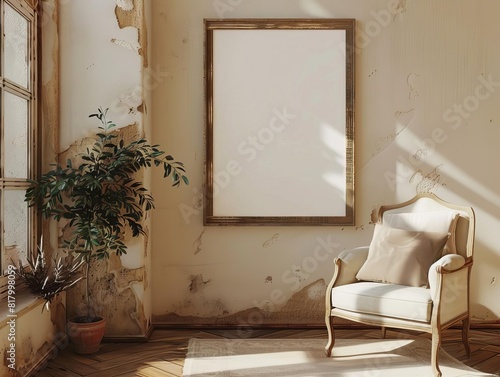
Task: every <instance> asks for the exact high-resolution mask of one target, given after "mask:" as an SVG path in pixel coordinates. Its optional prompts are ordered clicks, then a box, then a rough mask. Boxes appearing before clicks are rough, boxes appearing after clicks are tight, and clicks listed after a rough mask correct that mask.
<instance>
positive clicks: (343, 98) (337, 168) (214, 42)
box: [204, 19, 355, 225]
mask: <svg viewBox="0 0 500 377" xmlns="http://www.w3.org/2000/svg"><path fill="white" fill-rule="evenodd" d="M204 22H205V102H206V104H205V106H206V109H205V110H206V160H205V164H206V165H205V168H206V171H205V176H206V177H205V179H206V181H205V186H206V187H205V200H206V202H205V203H204V224H205V225H354V29H355V20H354V19H223V20H213V19H206V20H204Z"/></svg>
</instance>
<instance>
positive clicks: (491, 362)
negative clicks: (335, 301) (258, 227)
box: [36, 329, 500, 377]
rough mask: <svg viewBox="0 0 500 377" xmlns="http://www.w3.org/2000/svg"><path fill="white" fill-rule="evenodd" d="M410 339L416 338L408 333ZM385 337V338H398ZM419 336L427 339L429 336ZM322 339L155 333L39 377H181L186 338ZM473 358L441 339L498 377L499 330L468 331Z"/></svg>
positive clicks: (306, 333) (448, 337)
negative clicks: (145, 339)
mask: <svg viewBox="0 0 500 377" xmlns="http://www.w3.org/2000/svg"><path fill="white" fill-rule="evenodd" d="M335 334H336V337H337V338H380V335H381V333H380V330H369V329H364V330H361V329H345V330H336V332H335ZM412 335H418V334H416V333H412ZM397 336H398V333H397V332H396V331H391V330H388V331H387V337H388V338H390V337H397ZM420 336H422V337H425V338H429V337H430V336H429V335H428V334H420ZM221 337H223V338H224V337H225V338H250V337H252V338H256V337H262V338H321V339H325V343H326V338H327V335H326V330H292V329H288V330H245V331H243V330H201V329H200V330H166V329H165V330H162V329H158V330H155V331H154V333H153V335H152V336H151V338H150V340H149V342H147V343H103V344H102V346H101V349H100V351H99V352H98V353H97V354H95V355H92V356H86V357H83V356H78V355H76V354H74V353H73V352H72V351H71V346H69V347H68V348H67V349H64V350H62V351H61V352H59V354H58V355H56V356H55V358H53V359H52V360H50V361H49V363H48V364H47V366H46V367H45V368H44V369H43V370H41V371H39V372H38V373H37V374H36V376H38V377H80V376H86V377H129V376H130V377H132V376H141V377H167V376H168V377H172V376H182V367H183V365H184V359H185V355H186V351H187V344H188V341H189V339H190V338H221ZM470 344H471V350H472V355H471V358H470V359H467V358H466V357H465V351H464V348H463V345H462V344H461V333H460V330H455V329H449V330H446V331H445V332H444V335H443V349H444V350H445V351H446V352H448V353H449V354H450V355H452V356H453V357H455V358H456V359H458V360H461V361H462V362H464V363H465V364H467V365H469V366H471V367H473V368H475V369H477V370H480V371H482V372H487V373H494V374H497V373H498V374H499V376H500V329H488V330H471V332H470Z"/></svg>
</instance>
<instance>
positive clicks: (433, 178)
mask: <svg viewBox="0 0 500 377" xmlns="http://www.w3.org/2000/svg"><path fill="white" fill-rule="evenodd" d="M441 166H442V165H438V166H436V167H435V168H434V170H432V171H431V172H430V173H428V174H426V175H424V173H423V172H422V170H417V171H416V172H415V174H413V175H412V176H411V178H410V183H414V182H415V181H416V180H417V177H420V182H418V183H417V194H421V193H427V192H435V191H436V190H437V188H438V187H439V186H443V183H441V174H439V168H440V167H441Z"/></svg>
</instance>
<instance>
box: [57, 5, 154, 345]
mask: <svg viewBox="0 0 500 377" xmlns="http://www.w3.org/2000/svg"><path fill="white" fill-rule="evenodd" d="M59 24H60V25H59V26H60V28H61V29H63V30H65V31H66V32H65V33H64V34H63V35H61V54H60V55H61V58H60V64H61V71H60V81H61V85H60V93H61V104H60V109H61V111H60V118H61V119H60V121H61V128H60V138H59V150H61V152H60V153H59V156H58V158H59V161H66V160H67V159H71V160H72V161H73V163H74V164H75V163H77V162H78V159H79V157H78V155H79V153H80V152H82V151H84V150H85V149H86V148H87V147H88V146H89V145H90V144H92V143H93V141H94V139H93V135H94V134H95V132H96V131H97V127H98V126H100V124H99V122H98V121H96V119H95V118H90V119H89V117H88V116H89V114H91V113H95V112H96V110H97V108H98V107H101V108H103V109H106V108H108V109H109V111H108V114H107V119H108V120H111V121H113V122H114V123H116V125H117V127H116V132H117V133H118V134H119V135H120V137H123V138H124V140H125V142H130V141H132V140H137V139H139V138H142V137H144V136H147V135H145V133H146V132H149V131H147V130H150V127H149V126H148V125H147V124H146V121H145V109H146V102H145V98H146V93H145V87H144V85H143V73H144V70H145V69H146V67H147V66H148V63H147V61H148V49H147V33H146V25H145V14H144V2H143V1H142V0H105V1H103V0H89V1H85V2H80V1H77V2H74V1H72V2H66V3H65V4H64V5H61V9H60V17H59ZM90 25H92V27H90ZM140 178H141V179H142V180H143V181H144V183H145V186H146V187H147V186H148V181H149V179H150V178H149V175H148V174H141V175H140ZM148 221H149V220H148V219H144V229H145V231H146V233H147V234H146V235H145V236H140V237H138V238H133V237H132V236H131V234H130V232H129V231H127V232H126V233H125V235H124V241H125V244H126V245H127V254H126V255H124V256H122V257H121V258H118V257H116V256H115V255H112V256H111V258H110V259H109V260H105V261H99V262H96V263H93V266H92V269H91V277H90V290H91V297H92V299H93V303H92V304H93V306H94V307H95V309H96V311H97V313H98V314H99V315H102V316H104V317H105V318H106V321H107V324H106V333H105V337H122V338H123V337H132V338H133V337H144V336H145V334H147V333H148V331H149V327H150V325H151V319H150V308H149V305H150V304H149V301H148V300H149V295H150V285H149V281H148V276H149V274H148V269H149V262H148V258H149V256H148V248H149V247H150V246H149V245H148V242H149V229H150V226H149V223H148ZM66 231H67V229H66V228H65V224H64V223H60V224H59V229H58V232H57V237H58V241H57V243H58V245H62V238H64V237H65V232H66ZM83 288H84V286H83V284H78V285H77V286H76V287H75V288H73V289H72V290H71V294H69V295H68V300H67V304H68V316H69V317H72V316H76V315H79V314H80V313H81V311H82V309H83V307H84V304H83V301H84V299H83V297H84V289H83Z"/></svg>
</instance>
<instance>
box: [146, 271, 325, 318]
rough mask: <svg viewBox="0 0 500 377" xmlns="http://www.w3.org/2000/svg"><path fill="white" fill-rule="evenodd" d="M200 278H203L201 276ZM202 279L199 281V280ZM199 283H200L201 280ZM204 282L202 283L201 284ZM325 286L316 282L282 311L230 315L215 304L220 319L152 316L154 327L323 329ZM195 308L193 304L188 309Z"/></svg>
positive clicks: (269, 309) (264, 309) (267, 307)
mask: <svg viewBox="0 0 500 377" xmlns="http://www.w3.org/2000/svg"><path fill="white" fill-rule="evenodd" d="M198 276H201V275H198ZM197 279H199V278H197ZM198 281H199V280H198ZM201 282H203V280H201ZM325 289H326V284H325V281H324V280H323V279H319V280H316V281H314V282H313V283H311V284H309V285H307V286H305V287H304V288H302V289H301V290H299V291H297V292H296V293H294V294H293V295H292V296H291V297H290V299H289V300H288V301H287V302H285V303H284V305H283V306H281V308H279V309H278V308H277V307H276V306H275V305H271V306H270V305H265V307H262V308H261V307H252V308H248V309H245V310H242V311H239V312H236V313H232V314H229V313H228V312H227V310H224V311H221V308H222V307H224V305H223V303H222V302H221V301H220V300H217V301H214V304H213V305H217V308H214V309H217V310H218V312H220V313H222V314H221V315H217V316H213V315H212V316H202V315H196V316H195V315H185V316H183V315H179V314H177V313H173V312H172V313H167V314H163V315H155V316H153V323H155V324H162V323H163V324H189V325H234V326H244V327H259V326H262V325H276V324H287V325H303V324H307V325H321V326H322V325H323V324H324V316H325V296H324V292H325ZM188 304H189V305H192V302H189V303H187V302H186V305H188Z"/></svg>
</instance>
